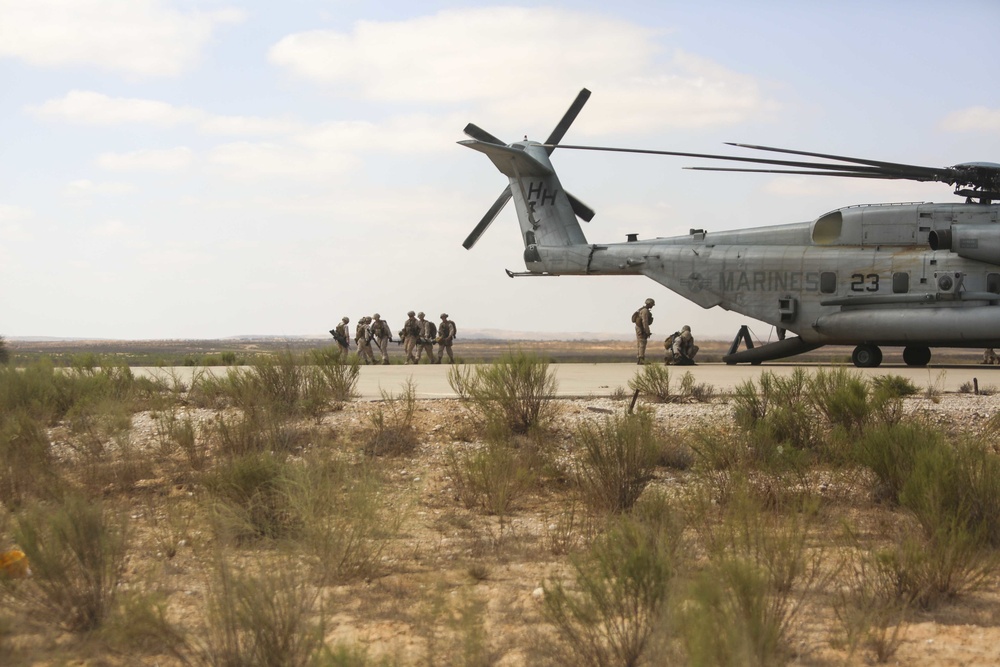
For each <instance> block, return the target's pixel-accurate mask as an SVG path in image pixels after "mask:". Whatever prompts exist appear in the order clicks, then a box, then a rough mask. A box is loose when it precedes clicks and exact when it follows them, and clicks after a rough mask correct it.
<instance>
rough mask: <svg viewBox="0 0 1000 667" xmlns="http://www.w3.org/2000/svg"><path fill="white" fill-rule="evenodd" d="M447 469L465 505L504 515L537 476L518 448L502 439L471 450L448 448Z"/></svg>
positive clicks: (518, 501) (519, 500)
mask: <svg viewBox="0 0 1000 667" xmlns="http://www.w3.org/2000/svg"><path fill="white" fill-rule="evenodd" d="M447 461H448V472H449V475H450V476H451V480H452V483H453V484H454V485H455V490H456V492H457V493H458V497H459V499H460V500H461V501H462V503H463V504H464V505H465V506H466V507H467V508H469V509H472V508H473V507H479V508H481V509H483V510H484V511H485V512H487V513H488V514H492V515H495V516H500V517H503V516H507V515H508V514H510V512H511V511H512V510H514V509H515V508H516V507H517V506H518V505H519V504H520V502H521V501H522V500H523V497H524V495H525V494H526V493H527V492H528V491H529V490H530V489H531V487H532V486H533V485H534V483H535V480H536V479H537V472H536V471H535V470H533V469H532V468H531V466H529V465H527V464H526V462H525V460H524V457H523V456H522V452H521V451H519V450H517V449H515V448H513V447H511V446H510V445H509V444H508V443H505V442H496V441H490V442H488V443H487V444H486V445H485V446H484V447H482V448H480V449H476V450H473V451H471V452H459V451H458V450H456V449H454V448H452V449H450V450H449V451H448V459H447Z"/></svg>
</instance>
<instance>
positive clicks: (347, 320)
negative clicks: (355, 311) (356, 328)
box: [340, 317, 351, 324]
mask: <svg viewBox="0 0 1000 667" xmlns="http://www.w3.org/2000/svg"><path fill="white" fill-rule="evenodd" d="M340 321H341V322H344V323H345V324H346V323H347V322H350V321H351V318H349V317H342V318H340Z"/></svg>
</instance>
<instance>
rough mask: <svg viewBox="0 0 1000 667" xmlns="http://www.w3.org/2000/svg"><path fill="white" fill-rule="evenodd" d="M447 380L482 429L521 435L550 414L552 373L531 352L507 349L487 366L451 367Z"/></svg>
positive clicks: (546, 364) (551, 407) (552, 386)
mask: <svg viewBox="0 0 1000 667" xmlns="http://www.w3.org/2000/svg"><path fill="white" fill-rule="evenodd" d="M448 382H449V384H451V388H452V389H454V390H455V392H456V393H458V395H459V397H461V399H462V400H463V402H465V403H466V405H468V406H469V408H470V409H471V411H472V413H473V414H474V415H476V417H477V419H478V420H479V422H480V424H481V426H482V427H483V429H484V430H494V431H507V432H510V433H515V434H523V433H527V432H528V431H529V430H531V429H533V428H538V427H540V426H542V425H543V424H545V422H546V421H547V420H548V419H549V418H550V417H551V415H552V410H553V404H552V399H553V398H554V397H555V392H556V379H555V375H553V374H552V373H551V372H550V371H549V364H548V362H547V361H542V360H541V359H539V358H538V357H536V356H534V355H531V354H525V353H523V352H510V353H508V354H506V355H504V356H503V357H501V358H500V359H499V360H497V361H496V362H494V363H492V364H489V365H483V366H475V367H469V366H464V367H459V366H453V367H452V368H451V369H450V370H449V372H448Z"/></svg>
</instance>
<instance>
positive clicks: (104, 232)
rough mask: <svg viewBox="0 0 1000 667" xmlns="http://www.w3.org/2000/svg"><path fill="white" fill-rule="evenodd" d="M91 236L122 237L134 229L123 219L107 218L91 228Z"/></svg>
mask: <svg viewBox="0 0 1000 667" xmlns="http://www.w3.org/2000/svg"><path fill="white" fill-rule="evenodd" d="M90 234H91V236H98V237H101V238H120V237H123V236H129V235H131V234H132V230H131V229H129V228H128V226H127V225H126V224H125V223H124V222H122V221H121V220H106V221H104V222H102V223H101V224H99V225H97V226H96V227H93V228H92V229H91V230H90Z"/></svg>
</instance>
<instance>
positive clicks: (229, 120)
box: [198, 116, 302, 136]
mask: <svg viewBox="0 0 1000 667" xmlns="http://www.w3.org/2000/svg"><path fill="white" fill-rule="evenodd" d="M301 127H302V124H301V123H299V122H298V121H295V120H290V119H281V118H260V117H257V116H206V117H205V118H204V119H203V120H201V122H199V123H198V129H200V130H201V131H202V132H204V133H205V134H212V135H241V134H242V135H252V136H267V135H282V134H290V133H291V132H294V131H296V130H298V129H300V128H301Z"/></svg>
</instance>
